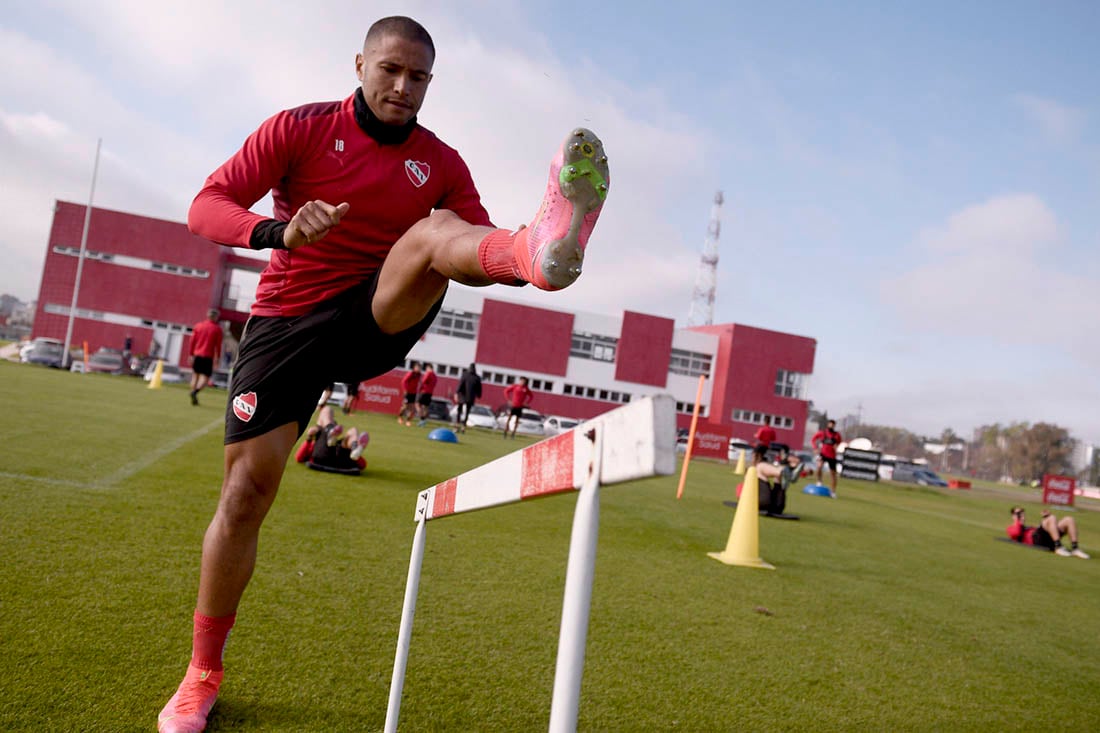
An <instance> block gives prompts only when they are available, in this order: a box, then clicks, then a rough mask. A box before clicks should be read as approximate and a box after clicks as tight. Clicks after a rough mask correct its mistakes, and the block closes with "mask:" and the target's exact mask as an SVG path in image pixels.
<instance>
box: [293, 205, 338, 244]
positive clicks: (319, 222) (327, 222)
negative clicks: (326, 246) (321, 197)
mask: <svg viewBox="0 0 1100 733" xmlns="http://www.w3.org/2000/svg"><path fill="white" fill-rule="evenodd" d="M350 208H351V205H350V204H348V203H346V202H345V203H342V204H338V205H337V206H333V205H332V204H329V203H325V202H324V201H307V202H306V203H305V205H303V206H302V208H300V209H298V212H297V213H296V214H295V215H294V217H293V218H291V220H290V222H289V223H288V224H287V227H286V230H284V231H283V244H284V245H286V248H287V249H295V248H297V247H301V246H302V245H303V244H313V243H314V242H316V241H317V240H319V239H323V238H324V236H325V235H326V234H328V231H329V229H332V228H333V227H334V226H336V225H337V224H339V223H340V219H341V218H343V216H344V214H346V213H348V209H350Z"/></svg>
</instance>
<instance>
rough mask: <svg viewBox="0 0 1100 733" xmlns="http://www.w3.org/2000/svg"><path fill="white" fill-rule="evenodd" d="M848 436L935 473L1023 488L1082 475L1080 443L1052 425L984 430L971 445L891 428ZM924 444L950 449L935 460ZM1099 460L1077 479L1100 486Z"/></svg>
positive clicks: (864, 428) (947, 435)
mask: <svg viewBox="0 0 1100 733" xmlns="http://www.w3.org/2000/svg"><path fill="white" fill-rule="evenodd" d="M846 432H847V434H846V435H845V438H847V439H851V438H855V437H861V438H867V439H868V440H870V441H871V442H872V443H874V445H875V448H876V449H877V450H881V451H882V452H883V453H888V454H891V455H896V456H898V457H899V458H906V459H909V460H914V459H917V458H924V459H926V460H927V461H928V463H929V465H930V466H931V467H933V468H936V469H938V470H940V471H943V472H945V473H953V474H960V475H968V476H974V477H977V478H983V479H989V480H993V481H1012V482H1021V483H1028V482H1031V481H1035V480H1039V479H1042V477H1043V474H1046V473H1051V474H1062V475H1067V476H1069V475H1074V474H1075V473H1077V472H1076V471H1075V470H1074V467H1073V465H1072V456H1073V451H1074V449H1075V448H1076V446H1077V441H1076V440H1075V439H1073V438H1072V437H1070V434H1069V431H1068V430H1067V429H1066V428H1063V427H1060V426H1058V425H1052V424H1051V423H1045V422H1038V423H1034V424H1029V423H1026V422H1017V423H1012V424H1010V425H1001V424H1000V423H994V424H993V425H983V426H981V427H980V428H978V429H977V430H975V431H974V436H973V438H972V439H971V440H965V439H963V438H961V437H959V436H958V435H957V434H956V433H955V431H954V430H952V429H951V428H946V429H945V430H944V431H943V432H942V433H941V434H940V435H939V436H936V437H927V436H920V435H917V434H916V433H912V432H910V431H908V430H905V429H904V428H896V427H890V426H886V425H857V426H855V427H853V428H849V429H848V430H847V431H846ZM925 443H939V444H942V445H944V446H945V449H944V451H943V453H941V454H932V453H929V452H927V451H925V449H924V446H925ZM1098 457H1100V456H1096V457H1094V460H1093V463H1092V465H1091V466H1087V467H1086V468H1085V469H1084V471H1082V472H1080V473H1079V474H1078V478H1079V479H1081V480H1082V481H1087V482H1089V483H1092V484H1096V483H1098V482H1100V461H1098V460H1096V458H1098Z"/></svg>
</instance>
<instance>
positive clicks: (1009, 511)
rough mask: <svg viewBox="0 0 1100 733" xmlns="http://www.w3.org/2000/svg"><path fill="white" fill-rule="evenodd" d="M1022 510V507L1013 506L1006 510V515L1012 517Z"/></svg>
mask: <svg viewBox="0 0 1100 733" xmlns="http://www.w3.org/2000/svg"><path fill="white" fill-rule="evenodd" d="M1023 510H1024V508H1023V507H1022V506H1014V507H1012V508H1011V509H1009V510H1008V513H1009V514H1011V515H1012V516H1016V512H1022V511H1023Z"/></svg>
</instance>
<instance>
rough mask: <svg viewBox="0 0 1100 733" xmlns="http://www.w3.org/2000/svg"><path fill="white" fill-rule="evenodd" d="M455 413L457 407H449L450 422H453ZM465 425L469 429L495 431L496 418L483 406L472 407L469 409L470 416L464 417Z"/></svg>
mask: <svg viewBox="0 0 1100 733" xmlns="http://www.w3.org/2000/svg"><path fill="white" fill-rule="evenodd" d="M457 413H458V405H451V412H450V418H451V422H454V420H455V415H456V414H457ZM466 425H467V426H468V427H471V428H489V429H490V430H495V429H496V427H497V416H496V415H494V414H493V411H492V410H490V409H489V408H488V407H486V406H485V405H473V406H472V407H470V414H469V415H467V416H466Z"/></svg>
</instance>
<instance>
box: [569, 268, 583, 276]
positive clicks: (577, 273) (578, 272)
mask: <svg viewBox="0 0 1100 733" xmlns="http://www.w3.org/2000/svg"><path fill="white" fill-rule="evenodd" d="M569 274H570V275H572V276H573V277H580V276H581V268H579V267H570V268H569Z"/></svg>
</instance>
